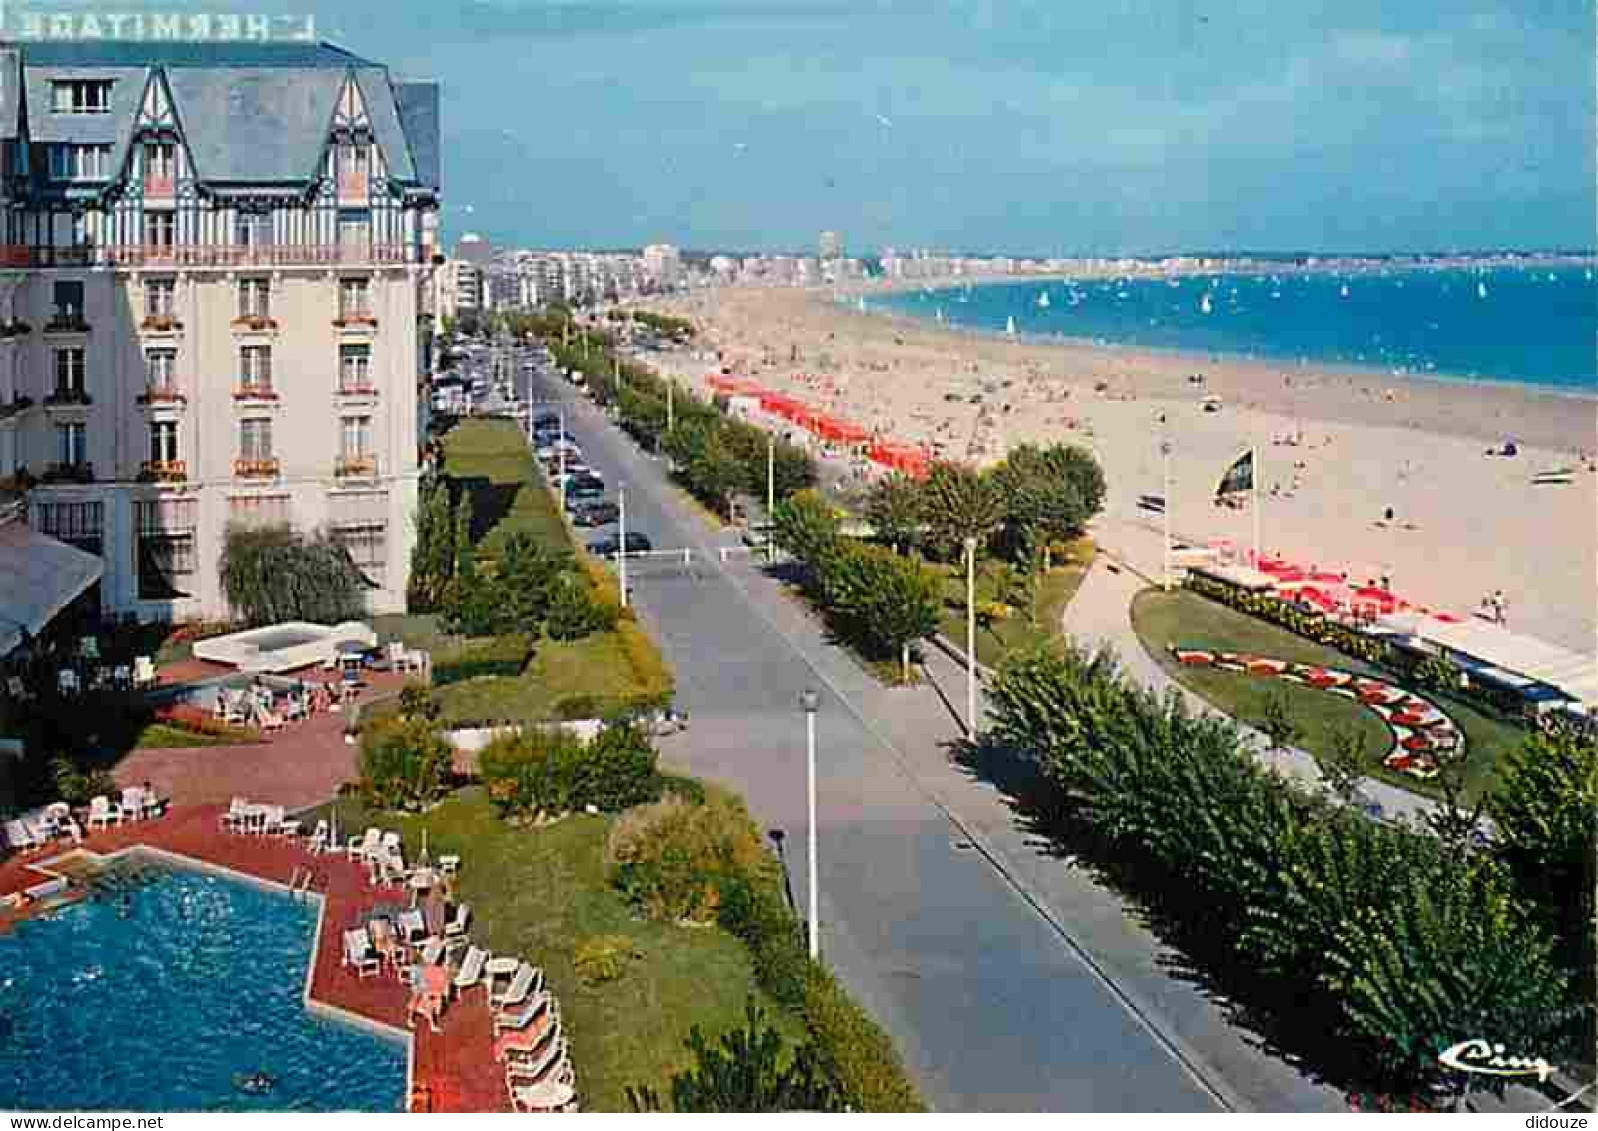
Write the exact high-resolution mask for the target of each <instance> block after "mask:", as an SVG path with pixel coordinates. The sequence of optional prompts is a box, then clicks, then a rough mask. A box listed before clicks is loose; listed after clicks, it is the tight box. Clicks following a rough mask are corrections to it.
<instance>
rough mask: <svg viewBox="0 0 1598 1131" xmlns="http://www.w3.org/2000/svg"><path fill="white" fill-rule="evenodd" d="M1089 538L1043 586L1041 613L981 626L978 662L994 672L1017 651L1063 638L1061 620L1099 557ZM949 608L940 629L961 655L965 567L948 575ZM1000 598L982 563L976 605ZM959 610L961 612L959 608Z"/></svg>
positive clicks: (1077, 544)
mask: <svg viewBox="0 0 1598 1131" xmlns="http://www.w3.org/2000/svg"><path fill="white" fill-rule="evenodd" d="M1095 552H1096V551H1095V548H1094V545H1093V542H1092V540H1091V539H1089V538H1080V539H1078V540H1077V541H1075V542H1073V543H1072V544H1071V553H1070V557H1069V558H1068V559H1067V560H1065V561H1059V560H1056V561H1055V562H1054V568H1053V569H1051V570H1050V571H1049V573H1048V575H1047V576H1046V577H1045V578H1044V579H1043V581H1042V582H1041V583H1040V584H1039V586H1038V592H1037V596H1036V613H1035V615H1034V616H1033V617H1031V618H1028V617H1027V616H1026V615H1025V614H1024V612H1023V611H1021V610H1017V612H1016V613H1015V615H1013V616H1011V617H1010V618H1009V619H1008V620H1002V621H994V622H993V623H992V624H990V625H987V626H986V627H984V626H983V625H982V624H981V623H980V622H979V623H978V625H977V660H978V661H979V662H981V663H983V664H986V665H988V666H989V667H997V666H998V664H999V663H1000V662H1001V661H1002V660H1003V659H1004V657H1005V656H1006V655H1007V654H1008V653H1010V652H1012V651H1017V650H1025V649H1029V648H1034V647H1036V646H1037V645H1039V644H1042V643H1043V642H1045V641H1047V640H1051V639H1057V638H1058V637H1059V635H1060V620H1061V618H1062V617H1063V616H1064V615H1065V608H1066V606H1067V605H1069V604H1070V603H1071V598H1072V597H1074V596H1076V591H1077V590H1078V589H1079V588H1081V586H1082V579H1083V578H1084V577H1086V576H1087V572H1088V568H1089V567H1090V566H1091V565H1092V564H1093V555H1094V553H1095ZM945 574H946V585H947V588H946V593H947V598H946V601H947V603H946V604H945V605H944V609H943V615H942V617H941V619H940V622H939V623H940V625H941V627H942V629H943V634H944V635H945V636H947V637H948V638H949V639H950V640H952V641H953V642H954V643H955V645H956V646H958V647H959V648H961V649H962V650H963V649H964V648H965V642H966V629H967V624H966V615H965V567H964V566H963V565H962V566H951V567H947V568H946V569H945ZM998 598H999V594H998V592H997V584H996V577H995V575H994V573H992V572H989V571H985V570H984V569H983V563H980V562H979V563H978V564H977V604H978V605H979V606H980V605H981V604H982V603H983V602H985V601H995V600H997V599H998ZM955 606H958V607H955Z"/></svg>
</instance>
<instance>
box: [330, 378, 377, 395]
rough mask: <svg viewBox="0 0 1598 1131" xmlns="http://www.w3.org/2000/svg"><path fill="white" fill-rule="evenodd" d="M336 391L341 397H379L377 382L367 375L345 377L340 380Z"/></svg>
mask: <svg viewBox="0 0 1598 1131" xmlns="http://www.w3.org/2000/svg"><path fill="white" fill-rule="evenodd" d="M334 393H335V394H336V395H338V396H340V397H353V398H360V399H363V400H374V399H376V397H377V382H376V381H373V380H372V379H371V378H370V377H367V376H360V377H353V376H352V377H344V378H341V379H340V380H339V383H338V386H337V388H335V389H334Z"/></svg>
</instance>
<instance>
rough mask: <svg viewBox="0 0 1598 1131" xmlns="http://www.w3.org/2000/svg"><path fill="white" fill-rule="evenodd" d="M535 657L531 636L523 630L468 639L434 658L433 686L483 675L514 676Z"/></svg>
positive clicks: (509, 677)
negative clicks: (503, 634) (526, 634)
mask: <svg viewBox="0 0 1598 1131" xmlns="http://www.w3.org/2000/svg"><path fill="white" fill-rule="evenodd" d="M532 658H533V642H532V639H531V638H530V637H527V636H524V635H522V634H521V633H515V634H512V635H510V636H488V637H483V638H481V639H475V640H467V641H464V642H463V643H462V644H460V645H459V646H458V647H456V648H454V649H452V650H451V651H449V652H447V653H445V654H444V655H443V656H440V657H435V658H434V661H433V686H434V687H448V686H449V685H450V684H452V683H465V682H466V681H467V680H469V679H480V678H482V677H484V676H502V677H504V678H507V679H514V678H516V677H517V676H519V675H521V674H522V672H523V671H524V670H525V669H526V667H527V665H528V663H529V662H531V660H532Z"/></svg>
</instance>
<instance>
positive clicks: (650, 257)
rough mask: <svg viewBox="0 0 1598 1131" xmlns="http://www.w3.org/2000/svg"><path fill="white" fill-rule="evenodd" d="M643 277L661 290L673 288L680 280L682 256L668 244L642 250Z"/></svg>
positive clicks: (650, 246) (651, 246)
mask: <svg viewBox="0 0 1598 1131" xmlns="http://www.w3.org/2000/svg"><path fill="white" fill-rule="evenodd" d="M643 258H644V275H645V277H646V278H647V279H648V280H649V281H650V282H652V283H654V284H655V286H657V287H659V288H660V289H662V290H670V289H671V288H672V287H675V286H676V285H677V284H678V282H680V281H681V278H682V254H681V253H680V252H679V251H678V250H677V249H676V248H675V247H673V246H672V245H671V244H669V243H657V244H650V245H649V246H648V247H646V248H644V257H643Z"/></svg>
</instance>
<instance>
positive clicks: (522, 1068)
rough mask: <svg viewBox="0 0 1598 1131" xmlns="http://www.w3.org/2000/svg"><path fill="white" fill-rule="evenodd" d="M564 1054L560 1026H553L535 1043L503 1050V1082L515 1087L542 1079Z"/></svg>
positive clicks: (563, 1040)
mask: <svg viewBox="0 0 1598 1131" xmlns="http://www.w3.org/2000/svg"><path fill="white" fill-rule="evenodd" d="M566 1055H567V1048H566V1038H565V1036H564V1035H563V1034H562V1033H561V1031H560V1026H558V1025H556V1026H553V1027H551V1029H550V1031H549V1033H548V1034H546V1035H545V1036H543V1037H541V1038H539V1041H538V1043H537V1044H536V1045H531V1046H529V1047H528V1048H525V1049H520V1048H507V1049H506V1050H505V1083H507V1084H509V1085H511V1086H512V1087H516V1086H518V1085H530V1084H533V1083H535V1082H537V1081H539V1080H542V1079H544V1078H546V1077H547V1076H549V1075H551V1074H552V1073H553V1071H554V1070H555V1069H556V1068H557V1067H558V1066H559V1065H560V1062H561V1061H562V1060H565V1059H566Z"/></svg>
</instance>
